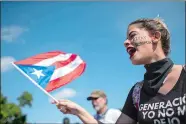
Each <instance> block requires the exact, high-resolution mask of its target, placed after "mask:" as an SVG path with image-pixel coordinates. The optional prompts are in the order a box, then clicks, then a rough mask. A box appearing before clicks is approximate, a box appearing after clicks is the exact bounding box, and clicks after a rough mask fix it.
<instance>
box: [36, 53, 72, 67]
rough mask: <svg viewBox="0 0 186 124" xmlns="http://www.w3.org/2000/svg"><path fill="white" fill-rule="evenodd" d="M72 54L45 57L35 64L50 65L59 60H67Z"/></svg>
mask: <svg viewBox="0 0 186 124" xmlns="http://www.w3.org/2000/svg"><path fill="white" fill-rule="evenodd" d="M71 55H72V54H59V55H57V56H55V57H52V58H49V59H44V60H42V61H40V62H38V63H36V64H34V65H36V66H50V65H52V64H53V63H55V62H57V61H66V60H68V59H69V58H70V57H71Z"/></svg>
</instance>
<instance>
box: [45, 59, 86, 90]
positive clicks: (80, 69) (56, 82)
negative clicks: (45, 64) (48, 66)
mask: <svg viewBox="0 0 186 124" xmlns="http://www.w3.org/2000/svg"><path fill="white" fill-rule="evenodd" d="M85 68H86V64H85V63H84V62H83V63H81V64H80V65H79V66H78V67H77V68H76V69H74V71H72V72H71V73H69V74H67V75H65V76H63V77H60V78H57V79H55V80H53V81H50V82H49V83H48V85H47V86H46V88H45V90H46V91H48V92H51V91H53V90H55V89H57V88H59V87H61V86H63V85H65V84H68V83H70V82H71V81H72V80H74V79H75V78H77V77H79V76H80V75H81V74H82V73H83V72H84V70H85Z"/></svg>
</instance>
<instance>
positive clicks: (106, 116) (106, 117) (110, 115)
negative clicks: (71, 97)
mask: <svg viewBox="0 0 186 124" xmlns="http://www.w3.org/2000/svg"><path fill="white" fill-rule="evenodd" d="M87 100H88V101H91V102H92V106H93V108H94V109H95V111H96V114H95V115H94V118H95V119H96V120H98V121H100V122H103V123H116V121H117V119H118V117H119V116H120V114H121V111H119V110H117V109H113V108H108V105H107V104H108V99H107V96H106V94H105V93H104V92H103V91H101V90H95V91H93V92H92V93H91V94H90V96H89V97H88V98H87Z"/></svg>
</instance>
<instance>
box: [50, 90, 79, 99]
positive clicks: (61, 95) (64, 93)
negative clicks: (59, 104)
mask: <svg viewBox="0 0 186 124" xmlns="http://www.w3.org/2000/svg"><path fill="white" fill-rule="evenodd" d="M52 96H53V97H54V98H56V99H57V100H59V99H65V98H72V97H74V96H76V91H75V90H74V89H71V88H64V89H63V90H61V91H58V92H57V93H55V94H52ZM49 100H50V101H51V100H52V99H51V98H50V99H49Z"/></svg>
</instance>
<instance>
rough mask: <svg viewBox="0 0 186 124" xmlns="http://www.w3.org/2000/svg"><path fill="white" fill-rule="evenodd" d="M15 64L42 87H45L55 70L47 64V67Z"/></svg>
mask: <svg viewBox="0 0 186 124" xmlns="http://www.w3.org/2000/svg"><path fill="white" fill-rule="evenodd" d="M17 66H18V67H19V68H20V69H21V70H22V71H24V72H25V73H26V74H27V75H28V76H29V77H31V78H32V79H33V80H34V81H35V82H36V83H38V84H39V85H40V86H41V87H43V88H46V86H47V84H48V83H49V81H50V78H51V76H52V74H53V73H54V70H55V66H47V67H46V66H33V65H17Z"/></svg>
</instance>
